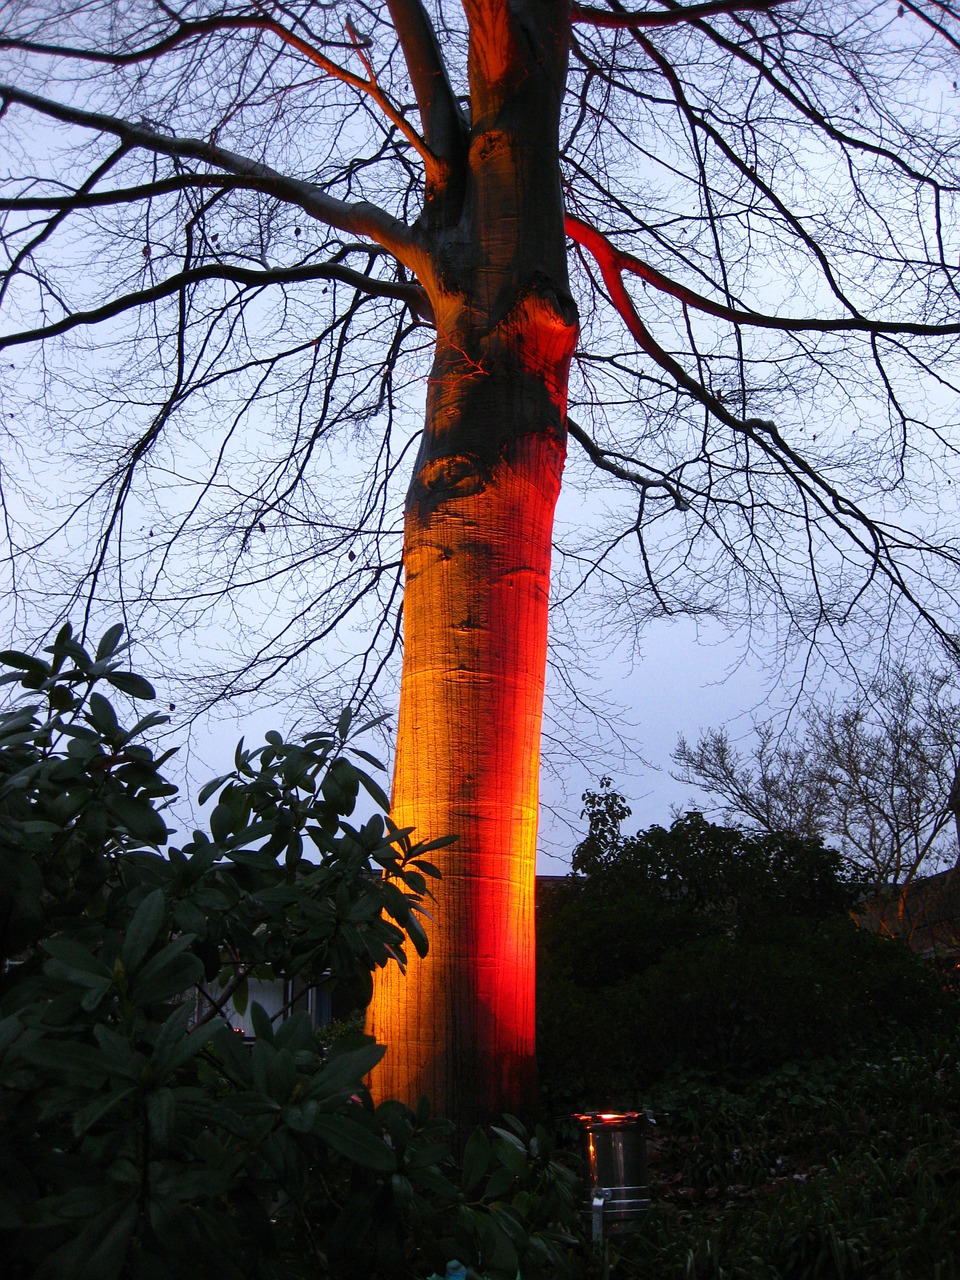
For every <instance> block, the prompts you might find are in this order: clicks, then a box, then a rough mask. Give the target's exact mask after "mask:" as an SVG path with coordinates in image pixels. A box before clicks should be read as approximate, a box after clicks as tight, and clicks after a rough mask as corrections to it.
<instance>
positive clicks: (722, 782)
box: [673, 669, 960, 890]
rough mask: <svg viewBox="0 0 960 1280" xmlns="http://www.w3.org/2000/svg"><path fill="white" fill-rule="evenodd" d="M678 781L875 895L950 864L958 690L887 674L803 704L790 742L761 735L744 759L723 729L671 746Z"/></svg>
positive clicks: (930, 674) (947, 677) (944, 675)
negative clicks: (840, 864) (860, 880)
mask: <svg viewBox="0 0 960 1280" xmlns="http://www.w3.org/2000/svg"><path fill="white" fill-rule="evenodd" d="M673 759H674V762H675V763H676V764H677V765H678V766H679V772H678V774H677V775H676V776H677V777H678V778H679V780H680V781H682V782H687V783H691V784H693V785H695V786H698V787H702V788H703V789H704V790H705V791H707V792H708V794H710V795H711V796H713V797H715V798H716V799H717V800H718V801H719V807H720V809H721V811H722V812H723V813H724V814H725V815H726V816H727V817H730V818H733V819H734V820H736V821H739V822H742V821H744V820H746V822H747V823H748V824H749V825H750V826H752V827H759V828H761V829H762V830H765V831H780V832H790V833H793V834H795V835H816V836H821V837H822V838H823V839H824V840H825V841H827V842H828V843H831V844H835V845H836V847H837V848H839V849H840V851H841V852H842V853H843V855H844V856H845V857H846V858H847V859H848V860H849V861H850V862H851V863H852V864H853V865H855V866H857V867H859V868H860V869H861V870H863V871H866V872H867V874H868V876H869V878H870V881H871V882H872V883H873V884H874V885H875V886H876V888H877V889H878V890H883V889H890V888H894V887H900V888H906V887H907V886H909V884H910V883H911V882H912V881H913V880H914V879H915V877H917V876H918V875H927V874H930V873H932V872H934V871H938V870H942V869H944V868H945V867H946V866H951V867H952V866H953V865H955V864H956V863H957V861H958V849H957V843H956V831H955V829H954V828H955V808H956V790H957V778H958V775H960V693H958V689H957V682H956V679H955V678H954V677H952V676H951V674H950V673H949V672H947V671H934V670H930V669H925V670H921V671H919V672H916V673H914V672H908V671H903V670H899V669H895V670H891V671H887V672H886V673H885V674H883V675H881V676H879V677H877V678H876V679H875V680H874V681H872V682H871V684H870V685H869V686H866V687H864V688H863V689H861V690H860V691H858V692H857V693H855V694H853V695H848V696H847V697H845V698H843V699H839V698H831V699H829V700H828V701H826V702H824V703H821V704H818V703H816V702H815V703H813V704H812V705H811V706H810V708H809V710H808V711H807V712H806V714H805V716H804V729H803V731H802V732H801V733H799V734H792V735H789V736H788V735H787V734H786V733H775V732H774V730H773V729H772V728H771V727H770V726H769V725H767V726H762V727H760V729H759V733H758V740H757V743H756V745H755V746H754V747H753V748H752V749H751V750H750V751H749V752H747V753H746V754H744V753H741V752H739V751H737V750H736V749H735V748H734V747H732V746H731V744H730V739H729V736H728V734H727V733H726V731H725V730H723V729H711V730H708V731H707V732H705V733H703V734H702V735H701V736H700V738H699V740H698V741H697V743H696V745H694V746H691V745H690V744H689V743H687V742H686V741H685V740H684V739H683V738H681V739H680V741H679V743H678V745H677V749H676V751H675V752H674V756H673Z"/></svg>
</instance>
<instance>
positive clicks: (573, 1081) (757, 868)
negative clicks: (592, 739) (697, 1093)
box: [538, 779, 953, 1109]
mask: <svg viewBox="0 0 960 1280" xmlns="http://www.w3.org/2000/svg"><path fill="white" fill-rule="evenodd" d="M603 781H604V784H605V785H602V786H601V788H600V790H599V791H588V792H586V794H585V795H584V801H585V810H584V814H585V816H586V817H587V818H588V819H589V830H588V832H587V835H586V837H585V839H584V840H583V841H581V843H580V844H579V845H578V846H577V848H576V850H575V851H574V855H573V862H574V869H575V871H576V872H579V873H580V874H579V875H574V876H571V877H569V878H567V879H565V880H563V881H561V882H560V883H559V884H557V885H551V892H550V894H549V896H548V895H544V898H543V901H542V902H541V906H540V910H541V918H540V925H541V928H540V932H539V937H540V962H541V963H540V975H539V980H538V981H539V1009H538V1024H539V1027H540V1032H541V1041H542V1044H543V1046H544V1048H545V1050H546V1053H545V1054H544V1061H543V1066H542V1077H543V1083H544V1087H545V1089H546V1091H547V1094H548V1097H549V1100H550V1103H551V1105H552V1106H553V1107H554V1108H556V1109H562V1108H582V1107H585V1106H596V1105H597V1103H598V1101H599V1100H600V1099H606V1103H605V1105H607V1106H609V1105H611V1103H614V1104H615V1105H620V1106H625V1107H635V1106H637V1105H639V1104H641V1103H642V1102H643V1099H644V1096H645V1091H646V1090H648V1089H649V1086H650V1085H651V1084H652V1083H653V1082H654V1081H655V1080H657V1079H659V1078H661V1077H663V1076H664V1075H665V1074H669V1073H670V1072H671V1071H672V1070H674V1069H676V1068H680V1069H683V1070H690V1069H694V1070H696V1071H698V1072H702V1073H706V1074H707V1075H708V1076H709V1077H711V1078H713V1079H722V1080H724V1081H727V1082H730V1081H735V1080H739V1081H742V1080H744V1079H745V1078H748V1077H750V1076H751V1075H755V1074H757V1073H762V1072H765V1071H769V1070H770V1069H771V1068H774V1067H777V1066H780V1065H781V1064H783V1063H785V1062H788V1061H797V1060H801V1061H802V1060H804V1059H814V1058H817V1057H819V1056H822V1055H828V1056H829V1055H832V1054H836V1053H838V1052H842V1051H843V1050H844V1048H846V1047H848V1046H853V1045H856V1046H857V1047H858V1048H862V1047H863V1045H864V1044H867V1043H877V1042H882V1041H883V1038H884V1037H885V1036H888V1035H889V1032H890V1030H891V1029H892V1027H894V1026H895V1025H897V1024H900V1025H904V1026H912V1025H925V1024H928V1023H930V1022H935V1021H936V1019H937V1017H938V1016H939V1014H941V1013H943V1014H946V1016H947V1017H952V1016H953V1012H952V1008H951V1006H950V1005H948V1003H947V1002H945V1000H944V998H943V993H942V991H941V990H940V989H939V987H940V984H939V981H938V977H937V975H936V974H935V973H934V972H933V970H932V969H931V967H930V966H928V965H927V964H925V963H924V962H923V961H921V960H919V959H918V958H917V957H916V956H914V955H913V954H912V953H911V952H910V951H909V950H908V948H906V947H904V946H900V945H899V944H896V943H893V942H891V941H890V940H889V939H887V938H881V937H878V936H877V935H876V934H875V933H872V932H869V931H867V930H864V929H860V928H858V926H857V924H856V922H855V920H854V919H853V917H852V914H851V911H852V909H853V908H854V907H855V906H857V904H859V903H860V902H861V901H862V899H863V895H864V891H865V878H864V876H863V874H862V873H858V871H857V870H856V869H855V868H851V867H850V866H849V864H848V863H846V862H845V860H844V859H843V857H842V856H841V854H840V853H839V851H838V850H837V849H833V848H830V847H829V846H827V845H825V844H824V843H823V841H822V840H821V839H819V838H818V837H816V836H800V835H796V834H791V833H789V832H782V831H781V832H767V831H757V830H752V831H744V830H741V829H739V828H737V827H733V826H719V825H717V824H716V823H712V822H708V821H707V820H706V819H705V818H704V817H703V815H702V814H699V813H686V814H684V815H683V816H682V817H679V818H677V819H676V820H675V821H674V822H673V823H672V824H671V825H670V826H669V827H661V826H652V827H649V828H647V829H645V830H640V831H637V832H636V833H635V834H632V835H630V834H627V832H626V831H625V830H624V828H623V824H624V822H625V820H626V819H627V818H628V817H629V816H630V809H629V806H628V805H627V804H626V803H625V801H624V798H623V796H622V795H620V794H619V793H618V792H617V791H615V790H613V789H612V788H611V786H610V784H609V780H608V779H604V780H603ZM948 1010H951V1011H950V1012H948ZM572 1028H576V1031H575V1033H572V1031H571V1029H572Z"/></svg>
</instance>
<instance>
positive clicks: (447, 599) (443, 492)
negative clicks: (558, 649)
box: [370, 304, 575, 1124]
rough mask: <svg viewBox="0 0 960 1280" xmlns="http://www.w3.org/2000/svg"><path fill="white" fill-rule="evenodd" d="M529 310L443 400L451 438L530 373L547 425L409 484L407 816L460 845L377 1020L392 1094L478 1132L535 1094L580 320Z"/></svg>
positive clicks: (520, 397)
mask: <svg viewBox="0 0 960 1280" xmlns="http://www.w3.org/2000/svg"><path fill="white" fill-rule="evenodd" d="M520 311H521V313H522V315H521V317H519V318H518V317H516V316H514V317H513V318H512V320H511V323H509V324H508V325H507V326H505V327H504V329H505V331H502V332H501V333H500V334H499V335H498V341H497V342H496V343H494V344H491V345H493V346H494V347H496V348H497V350H496V352H495V353H494V352H488V353H487V355H486V356H482V357H481V359H480V361H478V362H477V367H476V368H471V367H470V362H469V361H466V360H465V359H464V358H463V357H461V356H459V355H458V354H457V353H455V352H450V351H449V349H448V350H447V351H445V352H440V353H439V355H438V364H443V365H444V366H445V368H444V376H443V378H442V379H441V380H440V381H439V382H438V383H437V384H436V385H435V394H432V395H431V405H430V410H431V417H432V419H433V421H434V422H436V423H438V424H439V429H440V430H441V431H442V433H443V434H444V435H448V433H450V432H451V430H452V429H453V426H454V422H455V420H456V419H458V418H459V417H460V416H461V415H462V414H464V413H476V412H478V411H479V412H481V413H482V412H484V410H483V407H482V404H481V405H478V404H477V403H476V401H477V400H478V399H479V400H480V401H481V402H483V401H488V400H492V401H495V402H499V404H500V406H501V410H502V412H503V413H504V414H506V415H507V416H508V418H509V417H510V416H512V415H516V414H517V412H518V408H519V406H518V402H521V403H522V402H523V401H525V400H527V399H529V392H530V389H531V384H532V386H533V387H537V388H540V389H541V390H543V391H546V392H547V393H548V394H547V396H546V397H545V400H544V406H543V407H544V412H543V414H542V417H541V420H540V421H535V422H529V421H528V422H527V423H526V426H527V428H528V429H527V430H526V431H524V432H522V433H520V434H517V435H515V436H512V438H509V439H507V440H505V441H504V442H503V444H502V446H501V448H500V449H499V450H498V456H497V457H496V459H495V460H494V461H493V464H492V466H489V467H487V466H486V465H484V464H483V463H482V462H481V461H480V460H479V459H477V458H476V457H466V456H464V455H459V456H457V457H450V456H449V455H447V456H445V457H443V458H440V459H437V460H435V461H428V462H427V463H426V464H425V466H424V467H422V468H421V470H420V473H419V476H418V480H417V481H416V482H415V485H414V489H413V491H412V493H411V500H410V502H409V504H408V510H407V520H406V545H405V553H404V554H405V565H406V593H405V596H404V643H405V658H404V670H403V685H402V692H401V699H400V726H399V734H398V751H397V761H396V771H395V776H394V794H393V816H394V820H395V821H396V822H397V823H398V824H399V825H400V826H415V827H416V829H417V833H418V835H429V836H431V837H432V836H436V835H442V834H444V833H447V832H451V833H456V834H457V836H458V840H457V843H456V844H455V845H454V846H452V847H451V848H449V849H445V850H443V851H441V853H440V854H439V855H438V861H439V863H440V865H441V869H442V871H443V880H442V882H441V884H440V886H439V887H438V889H437V901H436V904H435V908H434V912H433V915H434V920H433V924H432V926H428V934H429V938H430V952H429V954H428V956H427V957H426V959H425V960H423V961H417V960H416V958H415V957H414V959H413V961H412V962H411V965H410V968H409V969H408V972H407V974H406V975H405V976H404V975H401V974H400V973H399V971H398V970H397V969H396V968H391V969H389V970H387V971H386V972H385V973H384V974H383V976H382V978H381V980H380V982H379V984H378V988H377V993H376V1000H375V1004H374V1006H373V1009H372V1013H371V1017H370V1028H371V1030H372V1031H373V1033H374V1034H376V1035H377V1037H378V1038H379V1039H380V1041H381V1042H382V1043H383V1044H386V1045H387V1046H388V1053H387V1056H386V1058H385V1060H384V1063H383V1065H382V1067H381V1068H380V1071H379V1073H378V1079H377V1089H378V1092H380V1093H381V1094H382V1095H383V1096H387V1097H400V1098H402V1099H405V1100H407V1101H408V1102H411V1103H413V1102H416V1101H417V1099H418V1098H419V1097H420V1096H421V1095H422V1094H426V1095H427V1096H428V1097H430V1098H431V1099H432V1100H435V1099H437V1098H442V1099H443V1100H444V1107H445V1110H446V1112H447V1114H450V1115H453V1116H456V1117H457V1118H458V1119H459V1120H461V1122H462V1123H464V1124H469V1123H471V1122H472V1121H474V1120H480V1119H485V1118H489V1117H490V1116H492V1115H495V1114H497V1113H498V1112H501V1111H503V1110H509V1109H522V1108H524V1107H525V1106H527V1105H529V1104H530V1103H531V1102H532V1100H533V1096H534V1091H535V1058H534V1022H535V1016H534V929H533V890H534V873H535V864H536V834H537V805H538V777H539V766H540V726H541V714H542V708H543V687H544V672H545V667H546V645H547V604H548V595H549V584H550V546H551V532H552V528H553V515H554V508H555V505H556V500H557V495H558V492H559V487H560V473H561V469H562V466H563V456H564V442H563V431H562V423H563V418H564V414H565V408H566V406H565V391H566V369H567V364H568V363H569V358H570V352H571V349H572V342H573V337H574V334H575V329H574V327H573V326H571V325H569V324H568V323H566V322H565V321H564V320H563V319H562V317H560V316H559V315H557V314H556V313H552V312H551V311H550V310H549V308H546V307H544V306H542V305H540V306H530V305H528V304H526V305H522V306H521V308H520ZM505 347H506V348H507V349H504V348H505ZM451 356H452V357H453V360H454V362H457V363H460V364H461V365H462V366H463V368H462V370H461V373H460V377H459V378H457V377H455V376H451V369H450V357H451ZM484 360H487V361H493V362H494V363H495V366H496V367H495V368H494V370H493V371H492V372H487V371H486V369H485V368H484ZM478 383H479V384H480V385H478ZM483 383H488V384H490V385H489V386H484V385H483ZM492 411H493V404H492V403H491V404H490V405H489V408H488V409H487V412H492ZM458 425H459V430H458V431H457V434H458V435H459V433H460V430H462V429H463V424H462V423H460V424H458ZM487 426H488V429H491V431H490V433H491V434H496V432H495V431H494V430H492V424H491V423H489V422H488V423H487Z"/></svg>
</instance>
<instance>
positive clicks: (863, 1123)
mask: <svg viewBox="0 0 960 1280" xmlns="http://www.w3.org/2000/svg"><path fill="white" fill-rule="evenodd" d="M649 1104H650V1106H651V1108H652V1109H653V1111H654V1114H655V1115H656V1116H657V1121H658V1122H657V1125H656V1127H655V1128H653V1129H651V1131H650V1139H649V1163H650V1175H651V1184H652V1193H653V1208H652V1209H651V1210H650V1212H649V1213H648V1215H647V1216H646V1218H645V1220H644V1221H643V1223H642V1225H641V1227H640V1228H639V1229H638V1230H637V1231H636V1232H634V1233H632V1234H630V1235H626V1236H622V1237H619V1238H618V1239H615V1240H613V1241H612V1242H611V1243H610V1245H609V1247H608V1253H607V1259H606V1268H605V1267H604V1263H603V1261H602V1260H600V1259H598V1258H596V1257H595V1258H594V1259H593V1262H592V1264H591V1265H590V1267H589V1268H588V1271H589V1272H592V1274H594V1275H598V1274H600V1273H601V1272H602V1271H603V1270H605V1269H609V1275H610V1276H611V1278H612V1280H613V1278H614V1277H615V1278H616V1280H674V1278H676V1280H681V1278H682V1280H820V1278H823V1280H828V1278H831V1280H832V1278H833V1277H837V1278H838V1280H853V1278H857V1280H861V1278H862V1280H955V1278H956V1277H958V1276H960V1033H958V1032H957V1031H956V1030H951V1031H950V1032H947V1033H943V1032H941V1033H933V1032H930V1031H927V1032H923V1033H918V1032H912V1033H909V1034H906V1035H899V1036H896V1037H894V1038H892V1039H891V1040H890V1042H889V1043H888V1044H887V1045H886V1046H885V1048H878V1049H875V1050H873V1051H871V1052H870V1053H866V1054H863V1055H857V1054H848V1055H846V1056H845V1057H843V1058H842V1059H838V1060H820V1061H817V1062H813V1063H807V1064H805V1065H804V1066H802V1067H801V1066H798V1065H796V1064H792V1063H788V1064H786V1065H784V1066H782V1067H781V1068H779V1069H778V1070H777V1071H775V1072H773V1073H771V1074H769V1075H767V1076H764V1077H762V1078H759V1079H757V1080H755V1081H753V1082H751V1083H749V1084H747V1085H744V1086H742V1087H739V1088H737V1089H736V1090H733V1089H728V1088H725V1087H723V1086H722V1085H719V1084H717V1083H715V1082H711V1081H708V1080H706V1079H704V1078H703V1077H700V1076H698V1075H695V1074H687V1075H680V1076H677V1077H674V1078H673V1079H670V1080H668V1081H666V1082H664V1083H661V1084H660V1085H658V1086H656V1087H654V1088H653V1089H651V1091H650V1094H649Z"/></svg>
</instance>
